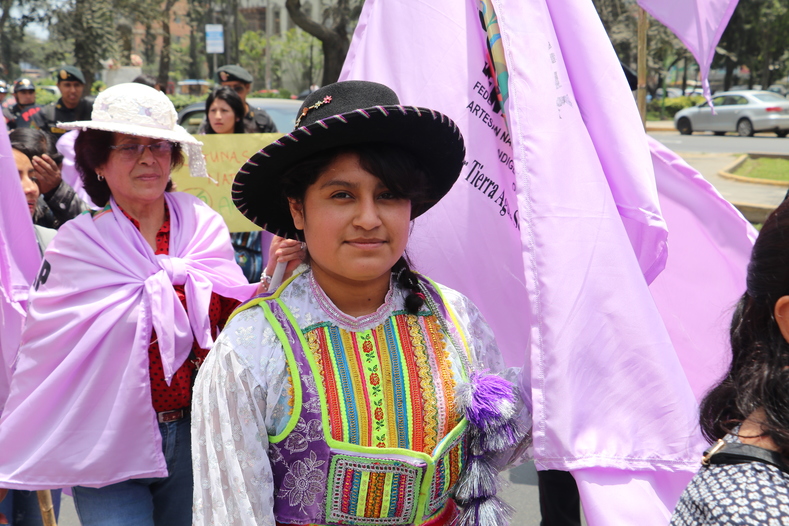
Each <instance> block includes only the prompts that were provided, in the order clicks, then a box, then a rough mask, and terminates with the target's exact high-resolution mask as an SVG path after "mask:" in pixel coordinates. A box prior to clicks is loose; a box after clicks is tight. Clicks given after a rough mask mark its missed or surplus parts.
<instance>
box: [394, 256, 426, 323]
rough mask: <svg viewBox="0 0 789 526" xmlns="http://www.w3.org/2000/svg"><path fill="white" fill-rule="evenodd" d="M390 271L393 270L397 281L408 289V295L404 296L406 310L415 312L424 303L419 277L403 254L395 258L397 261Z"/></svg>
mask: <svg viewBox="0 0 789 526" xmlns="http://www.w3.org/2000/svg"><path fill="white" fill-rule="evenodd" d="M392 272H394V275H395V277H396V279H397V283H398V284H399V285H400V286H401V287H403V288H404V289H406V290H408V291H409V293H408V296H406V298H405V308H406V310H407V311H408V312H410V313H411V314H416V313H417V312H419V309H420V308H422V305H424V304H425V294H424V292H422V288H421V287H420V286H419V278H417V277H416V274H415V273H414V271H413V270H411V266H410V265H409V263H408V260H407V259H406V256H405V255H403V256H401V257H400V259H398V260H397V263H395V264H394V266H393V267H392Z"/></svg>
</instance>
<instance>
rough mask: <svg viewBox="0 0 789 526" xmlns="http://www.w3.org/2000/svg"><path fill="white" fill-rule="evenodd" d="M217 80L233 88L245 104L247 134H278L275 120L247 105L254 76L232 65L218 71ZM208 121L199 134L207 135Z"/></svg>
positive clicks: (204, 122)
mask: <svg viewBox="0 0 789 526" xmlns="http://www.w3.org/2000/svg"><path fill="white" fill-rule="evenodd" d="M216 79H217V82H219V84H220V85H222V86H227V87H228V88H231V89H232V90H234V91H235V92H236V93H238V96H239V97H241V102H243V103H244V129H245V130H246V132H247V133H276V132H277V125H276V124H274V119H272V118H271V116H270V115H269V114H268V113H266V112H265V111H264V110H256V109H253V108H251V107H250V106H249V104H247V95H249V92H250V91H252V81H253V80H254V79H253V78H252V75H250V74H249V71H247V70H245V69H244V68H242V67H241V66H236V65H235V64H230V65H227V66H222V67H221V68H219V69H218V70H216ZM207 126H208V119H203V122H202V123H201V124H200V128H198V130H197V133H206V131H205V129H206V127H207Z"/></svg>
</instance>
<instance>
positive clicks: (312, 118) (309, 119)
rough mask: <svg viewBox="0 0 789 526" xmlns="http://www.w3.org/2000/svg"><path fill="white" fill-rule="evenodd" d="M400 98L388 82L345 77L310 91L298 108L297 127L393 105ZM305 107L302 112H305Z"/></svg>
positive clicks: (397, 102) (397, 103)
mask: <svg viewBox="0 0 789 526" xmlns="http://www.w3.org/2000/svg"><path fill="white" fill-rule="evenodd" d="M399 104H400V99H398V98H397V94H396V93H395V92H394V91H393V90H392V89H391V88H390V87H388V86H384V85H383V84H379V83H377V82H369V81H366V80H347V81H344V82H337V83H334V84H329V85H328V86H324V87H322V88H318V89H317V90H315V91H313V92H312V93H310V94H309V95H307V98H306V99H304V103H303V104H302V105H301V108H299V113H298V116H301V120H300V121H299V124H298V126H296V127H297V128H299V127H302V126H309V125H310V124H314V123H316V122H318V121H320V120H323V119H327V118H329V117H333V116H335V115H341V114H343V113H349V112H352V111H356V110H361V109H365V108H374V107H376V106H397V105H399ZM305 110H306V112H305Z"/></svg>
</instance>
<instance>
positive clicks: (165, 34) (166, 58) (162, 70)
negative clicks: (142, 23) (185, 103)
mask: <svg viewBox="0 0 789 526" xmlns="http://www.w3.org/2000/svg"><path fill="white" fill-rule="evenodd" d="M173 4H175V0H167V2H166V3H165V5H164V13H163V15H162V52H161V55H160V56H159V75H158V77H157V78H156V82H158V83H159V85H160V86H162V87H163V88H165V90H166V89H167V82H168V81H169V80H170V11H172V9H173Z"/></svg>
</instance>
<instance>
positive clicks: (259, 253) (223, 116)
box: [199, 86, 302, 283]
mask: <svg viewBox="0 0 789 526" xmlns="http://www.w3.org/2000/svg"><path fill="white" fill-rule="evenodd" d="M205 109H206V115H207V119H206V123H207V124H206V126H205V127H204V128H203V129H201V131H200V132H199V133H205V134H213V133H220V134H223V133H246V130H245V128H244V102H243V101H242V100H241V98H240V97H239V96H238V93H236V92H235V91H234V90H233V89H231V88H228V87H226V86H222V87H220V88H217V89H215V90H214V91H213V92H211V94H210V95H209V96H208V99H207V100H206V101H205ZM230 242H231V243H232V244H233V251H234V252H235V256H236V263H238V265H239V266H240V267H241V269H242V270H243V271H244V275H245V276H246V277H247V280H249V282H250V283H254V282H257V281H260V280H261V279H262V280H270V279H271V278H272V276H273V274H274V269H275V267H276V264H277V263H278V262H279V261H294V262H295V261H296V260H297V259H298V257H299V256H300V255H302V254H301V251H300V246H299V243H296V242H293V241H289V240H286V239H283V238H281V237H279V236H271V235H268V234H266V235H261V232H260V231H259V230H253V231H251V232H233V233H231V234H230ZM264 249H268V252H269V257H268V260H267V261H264V260H263V251H264ZM264 263H267V265H266V268H264V267H263V265H264ZM294 264H295V263H291V264H290V266H291V268H292V267H293V266H294Z"/></svg>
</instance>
